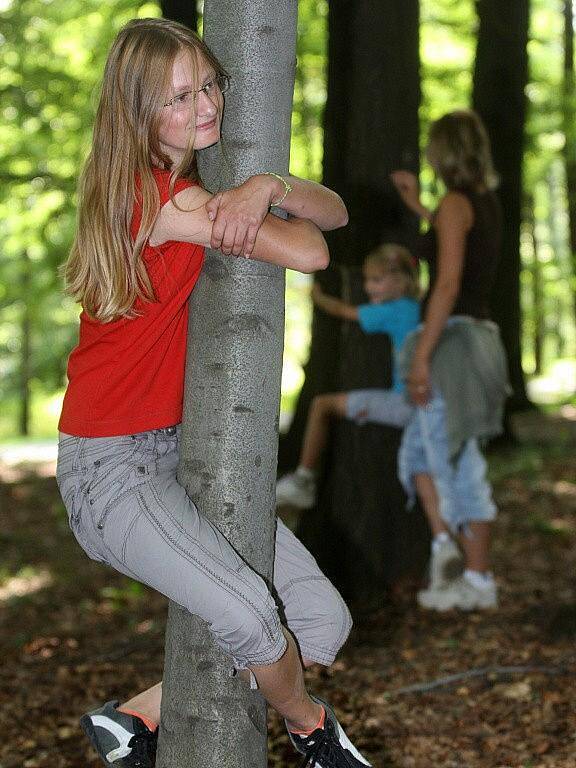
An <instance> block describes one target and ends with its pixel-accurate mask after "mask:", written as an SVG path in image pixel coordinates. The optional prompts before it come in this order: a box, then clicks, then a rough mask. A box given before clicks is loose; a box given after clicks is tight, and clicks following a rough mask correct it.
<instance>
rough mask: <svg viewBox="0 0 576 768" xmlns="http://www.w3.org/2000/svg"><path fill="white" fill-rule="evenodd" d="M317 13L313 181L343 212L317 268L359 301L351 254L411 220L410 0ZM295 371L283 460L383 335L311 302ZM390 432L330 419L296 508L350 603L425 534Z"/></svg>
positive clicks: (383, 362) (374, 370)
mask: <svg viewBox="0 0 576 768" xmlns="http://www.w3.org/2000/svg"><path fill="white" fill-rule="evenodd" d="M328 19H329V21H328V25H329V43H328V95H327V102H326V110H325V115H324V182H325V183H326V184H327V185H328V186H329V187H332V188H333V189H335V190H336V191H337V192H338V193H339V194H340V195H341V196H342V197H343V199H344V201H345V202H346V205H347V206H348V210H349V213H350V223H349V225H348V227H346V228H344V229H342V230H337V231H335V232H331V233H328V236H329V237H328V239H329V245H330V252H331V257H332V260H333V267H332V268H331V270H329V271H328V273H323V274H321V275H319V276H318V279H319V280H320V281H321V282H322V284H323V286H324V288H325V290H326V291H327V292H328V293H333V294H336V295H341V296H343V297H344V298H346V299H347V300H349V301H352V303H363V302H365V301H366V297H365V295H364V294H363V291H362V288H361V275H360V265H361V264H362V262H363V260H364V258H365V256H366V255H367V253H368V252H369V251H370V250H371V249H372V248H373V247H375V246H376V245H378V244H380V243H383V242H400V243H404V244H407V245H408V246H413V245H414V243H415V240H416V236H417V232H418V230H417V222H416V219H415V217H414V216H413V215H411V214H410V213H409V212H408V211H407V209H406V207H405V206H404V205H403V204H402V203H401V202H400V200H399V198H398V196H397V194H396V192H395V190H394V188H393V186H392V184H391V183H390V173H391V172H392V171H393V170H395V169H397V168H406V169H409V170H411V171H414V172H415V173H417V172H418V157H419V122H418V106H419V102H420V80H419V39H418V22H419V14H418V2H417V0H386V1H384V0H357V1H356V2H350V1H349V0H332V2H330V4H329V17H328ZM305 371H306V380H305V384H304V387H303V389H302V392H301V394H300V398H299V400H298V405H297V408H296V413H295V417H294V421H293V424H292V427H291V429H290V432H289V433H288V435H287V437H286V439H283V441H282V446H281V447H282V449H283V450H282V451H281V460H282V463H283V464H284V466H285V467H286V468H287V467H289V466H290V465H294V464H295V462H296V459H297V455H298V452H299V449H300V445H301V441H302V433H303V428H304V424H305V421H306V417H307V413H308V407H309V404H310V401H311V399H312V398H313V397H314V396H315V395H316V394H318V393H321V392H327V391H335V390H348V389H352V388H364V387H366V388H370V387H374V386H380V387H389V386H390V385H391V372H392V358H391V349H390V343H389V339H388V337H387V336H385V335H383V334H382V335H380V334H378V335H375V336H366V335H364V334H362V333H361V332H360V331H359V328H358V326H357V324H349V323H340V322H339V321H336V320H334V319H332V318H330V317H328V316H327V315H326V314H324V313H321V312H315V313H314V318H313V325H312V343H311V351H310V358H309V361H308V363H307V366H306V368H305ZM399 439H400V431H399V430H397V429H393V428H389V427H381V426H377V425H366V426H363V427H361V426H359V425H356V424H353V423H351V422H348V421H346V420H341V421H339V422H337V423H335V424H334V428H333V430H332V434H331V439H330V443H329V446H328V449H327V452H326V455H325V461H324V472H323V480H322V482H321V483H320V493H319V504H318V507H317V509H316V510H315V511H314V512H312V513H307V514H306V515H305V516H302V518H301V522H300V527H299V529H298V533H299V535H300V536H301V537H302V538H303V540H304V541H305V543H306V544H308V545H309V546H310V548H311V550H312V551H313V553H314V555H315V556H316V557H317V559H318V560H319V562H320V565H321V567H322V568H323V569H324V570H325V571H326V573H327V575H328V576H329V577H331V578H332V579H333V580H334V582H335V583H336V586H337V587H338V588H339V589H340V590H341V591H342V593H343V594H344V596H345V597H347V598H349V599H350V600H352V601H353V602H356V603H361V602H362V603H364V604H367V603H368V602H369V601H370V600H371V599H372V598H373V597H376V598H377V599H379V600H380V601H381V600H382V594H383V592H384V590H385V589H386V587H387V586H389V585H390V584H391V583H392V582H394V581H396V580H397V578H398V577H399V576H400V575H402V574H403V572H405V570H406V564H407V562H406V552H405V550H404V546H403V545H404V544H406V545H407V547H408V549H411V548H412V545H414V552H416V550H417V549H418V545H419V542H422V541H425V540H426V536H427V534H426V529H425V526H422V525H421V522H422V520H421V517H420V516H418V515H415V516H414V517H410V516H407V515H406V514H405V511H404V507H405V498H404V494H403V492H402V489H401V487H400V484H399V482H398V479H397V469H396V466H397V458H396V454H397V449H398V445H399ZM423 550H425V546H424V547H423V548H421V550H420V551H423ZM336 553H337V555H336ZM335 555H336V557H335ZM424 557H425V555H424ZM412 564H413V565H414V567H415V570H417V571H418V570H419V569H420V565H421V558H418V556H415V557H414V558H412V557H410V565H412Z"/></svg>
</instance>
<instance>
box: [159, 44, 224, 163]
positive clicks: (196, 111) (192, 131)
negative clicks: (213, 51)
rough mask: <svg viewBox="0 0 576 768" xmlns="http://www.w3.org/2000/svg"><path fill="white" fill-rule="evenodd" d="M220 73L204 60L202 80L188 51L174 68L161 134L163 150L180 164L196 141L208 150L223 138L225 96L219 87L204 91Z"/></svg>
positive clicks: (182, 54)
mask: <svg viewBox="0 0 576 768" xmlns="http://www.w3.org/2000/svg"><path fill="white" fill-rule="evenodd" d="M215 77H216V73H215V72H214V70H213V69H212V67H211V66H210V65H209V64H208V63H207V62H206V61H204V60H203V59H201V60H200V61H199V64H198V81H197V80H196V77H195V67H194V66H193V64H192V57H191V55H190V53H189V52H188V51H182V52H181V53H179V54H178V55H177V56H176V58H175V60H174V64H173V67H172V87H171V90H170V93H168V94H167V96H166V101H167V102H171V104H169V105H168V106H164V107H163V108H162V114H161V116H160V125H159V129H158V135H159V139H160V144H161V146H162V149H163V150H164V152H166V154H167V155H168V156H169V157H171V158H172V160H173V162H174V163H178V162H179V161H180V160H181V158H182V157H183V156H184V154H185V153H186V151H187V150H188V148H189V146H190V143H191V142H193V144H194V149H205V148H206V147H210V146H211V145H212V144H215V143H216V142H217V141H219V139H220V123H221V121H222V109H223V106H224V97H223V96H222V93H221V92H220V90H219V88H218V87H217V86H215V87H212V88H206V89H205V90H202V88H203V86H206V85H207V84H210V83H212V82H213V81H214V79H215Z"/></svg>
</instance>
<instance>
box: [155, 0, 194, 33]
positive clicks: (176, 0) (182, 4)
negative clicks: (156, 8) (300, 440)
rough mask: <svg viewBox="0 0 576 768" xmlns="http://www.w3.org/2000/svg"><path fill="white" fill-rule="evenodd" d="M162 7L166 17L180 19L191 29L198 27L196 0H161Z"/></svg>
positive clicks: (173, 19)
mask: <svg viewBox="0 0 576 768" xmlns="http://www.w3.org/2000/svg"><path fill="white" fill-rule="evenodd" d="M160 8H161V9H162V16H164V18H165V19H171V20H172V21H179V22H180V24H185V25H186V26H187V27H190V29H194V30H196V29H198V11H197V9H196V0H161V2H160Z"/></svg>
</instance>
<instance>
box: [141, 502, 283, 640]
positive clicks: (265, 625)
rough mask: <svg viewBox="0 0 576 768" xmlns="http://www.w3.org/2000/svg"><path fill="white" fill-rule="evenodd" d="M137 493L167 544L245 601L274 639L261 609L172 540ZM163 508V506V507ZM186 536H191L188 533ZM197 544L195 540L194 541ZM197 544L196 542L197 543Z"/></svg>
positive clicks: (271, 628) (271, 638)
mask: <svg viewBox="0 0 576 768" xmlns="http://www.w3.org/2000/svg"><path fill="white" fill-rule="evenodd" d="M137 495H138V497H139V499H140V503H141V504H142V507H143V508H144V510H145V514H146V515H147V516H148V518H149V519H150V520H151V521H153V523H154V524H155V525H156V527H157V529H158V530H159V532H160V533H161V535H162V536H163V538H164V540H165V541H166V542H168V543H169V545H170V546H171V547H172V549H174V550H175V551H177V552H180V553H181V554H182V555H184V556H185V557H186V558H187V559H189V560H190V562H193V563H194V564H195V565H196V567H197V568H199V569H200V570H201V571H203V572H204V573H205V574H206V575H207V576H208V577H209V578H211V579H212V580H213V581H214V582H215V583H218V584H220V586H222V587H224V588H225V589H226V591H228V592H230V593H231V594H233V595H235V596H236V597H237V598H238V599H239V600H240V601H241V602H243V603H245V604H246V605H247V606H248V607H249V608H251V609H252V610H253V612H254V615H256V616H257V617H259V619H260V620H261V622H262V624H263V626H264V628H265V629H266V631H267V633H268V636H269V638H270V640H272V641H274V638H275V633H274V628H273V627H272V626H271V625H269V623H268V620H267V618H266V617H265V616H264V615H263V614H262V613H261V611H260V610H259V609H258V607H257V606H256V605H255V604H254V603H253V602H252V601H251V600H249V599H248V598H247V597H245V596H244V595H243V594H242V593H241V592H240V591H239V590H237V589H235V588H234V587H233V586H232V585H231V584H229V583H228V582H226V581H225V580H224V579H223V578H222V577H221V576H219V575H218V574H217V573H215V572H214V571H212V570H211V569H210V568H208V567H207V566H206V565H205V564H204V563H202V562H200V560H199V559H198V558H195V557H194V555H193V554H192V553H191V552H189V551H188V550H187V549H185V548H184V547H183V546H182V545H180V544H178V542H177V541H175V540H174V538H173V537H172V536H171V535H170V534H169V533H168V531H167V530H166V529H165V528H164V526H163V525H162V523H161V522H160V520H158V518H157V517H156V516H155V515H154V513H153V512H152V510H151V509H150V507H149V505H148V504H147V502H146V499H145V498H144V496H143V495H142V493H141V492H140V491H137ZM163 509H164V507H163ZM188 538H191V537H190V535H189V534H188ZM196 544H197V542H196ZM197 545H198V544H197Z"/></svg>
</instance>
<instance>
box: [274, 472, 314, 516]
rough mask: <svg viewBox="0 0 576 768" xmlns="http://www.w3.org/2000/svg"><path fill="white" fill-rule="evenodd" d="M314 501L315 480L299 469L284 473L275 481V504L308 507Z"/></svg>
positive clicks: (300, 507)
mask: <svg viewBox="0 0 576 768" xmlns="http://www.w3.org/2000/svg"><path fill="white" fill-rule="evenodd" d="M315 503H316V480H315V479H314V475H312V474H311V473H310V474H308V473H303V472H302V473H301V472H300V471H299V470H296V472H291V473H290V474H288V475H284V477H282V478H281V479H280V480H279V481H278V482H277V483H276V506H277V507H284V506H290V507H297V508H298V509H310V508H311V507H313V506H314V504H315Z"/></svg>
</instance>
